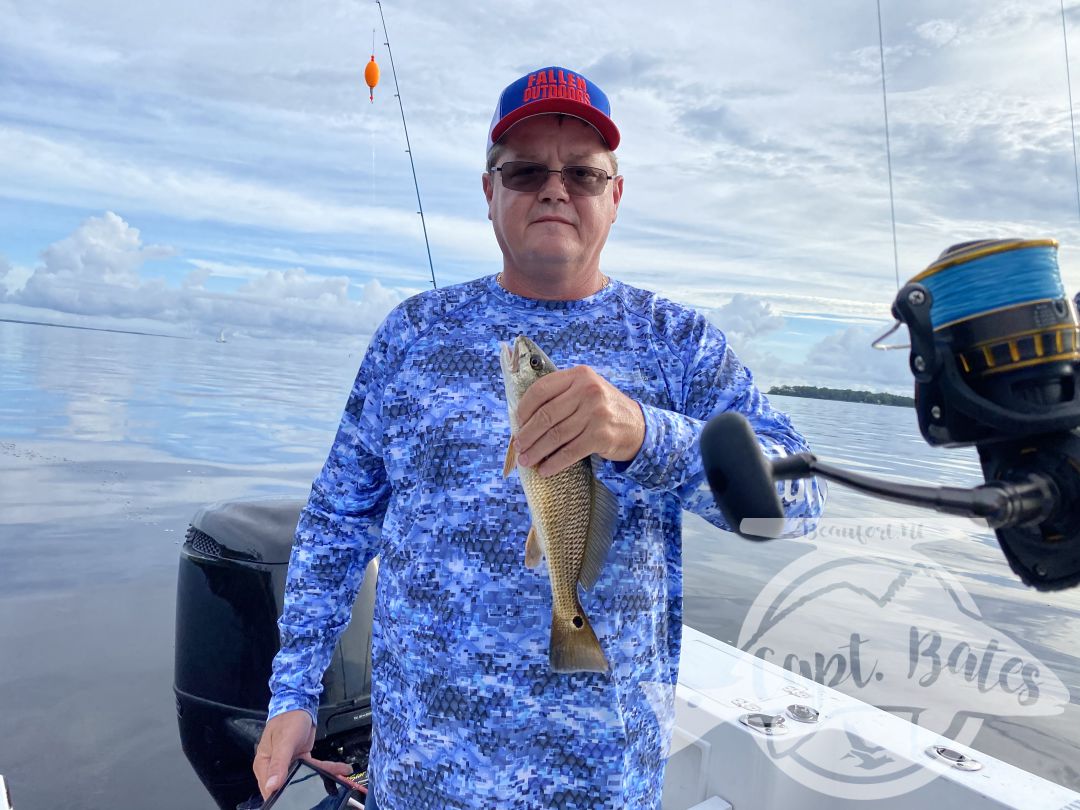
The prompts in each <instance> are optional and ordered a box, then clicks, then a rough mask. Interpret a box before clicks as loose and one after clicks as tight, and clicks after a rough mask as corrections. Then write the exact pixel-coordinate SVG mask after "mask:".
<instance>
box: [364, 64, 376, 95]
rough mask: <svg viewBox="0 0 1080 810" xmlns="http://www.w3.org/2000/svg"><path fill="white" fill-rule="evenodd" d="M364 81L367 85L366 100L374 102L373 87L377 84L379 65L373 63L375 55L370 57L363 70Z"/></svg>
mask: <svg viewBox="0 0 1080 810" xmlns="http://www.w3.org/2000/svg"><path fill="white" fill-rule="evenodd" d="M364 81H365V82H366V83H367V86H368V90H369V93H368V98H369V99H370V100H371V101H375V85H377V84H378V83H379V65H378V63H377V62H376V61H375V54H372V55H371V61H370V62H368V63H367V67H366V68H364Z"/></svg>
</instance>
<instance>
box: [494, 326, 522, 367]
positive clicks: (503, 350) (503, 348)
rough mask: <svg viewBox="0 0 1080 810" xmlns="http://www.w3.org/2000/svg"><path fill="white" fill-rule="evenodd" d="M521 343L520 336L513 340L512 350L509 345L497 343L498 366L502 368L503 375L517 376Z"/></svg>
mask: <svg viewBox="0 0 1080 810" xmlns="http://www.w3.org/2000/svg"><path fill="white" fill-rule="evenodd" d="M521 341H522V336H521V335H518V336H517V338H516V339H515V340H514V345H513V348H511V346H510V344H509V343H504V342H503V341H499V365H500V366H502V369H503V372H504V373H508V374H517V373H518V371H519V370H520V369H521V351H520V347H521Z"/></svg>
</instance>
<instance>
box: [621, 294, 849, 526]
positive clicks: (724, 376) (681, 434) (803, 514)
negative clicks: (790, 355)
mask: <svg viewBox="0 0 1080 810" xmlns="http://www.w3.org/2000/svg"><path fill="white" fill-rule="evenodd" d="M681 356H682V363H683V368H684V369H685V373H684V376H683V379H682V388H681V392H680V393H681V402H677V403H676V405H677V410H665V409H663V408H658V407H654V406H652V405H647V404H644V403H639V405H640V406H641V411H642V414H643V415H644V417H645V439H644V441H643V442H642V445H641V449H640V450H638V454H637V455H636V456H635V457H634V459H633V460H632V461H631V462H630V463H629V464H628V465H625V466H623V465H616V470H618V471H619V472H621V473H622V475H624V476H627V477H628V478H630V479H631V480H633V481H635V482H637V483H638V484H641V485H642V486H644V487H646V488H649V489H663V490H670V491H672V492H674V493H675V494H676V495H677V496H678V498H679V500H680V501H681V502H682V506H683V508H684V509H688V510H690V511H691V512H694V513H696V514H698V515H701V516H702V517H703V518H705V519H706V520H708V521H709V522H710V523H712V524H714V525H715V526H718V527H720V528H722V529H727V530H728V531H730V530H731V527H730V526H728V525H727V522H726V521H725V520H724V516H723V513H721V511H720V509H719V508H718V507H717V506H716V503H715V501H714V499H713V496H712V492H711V490H710V489H709V485H708V481H707V480H706V477H705V470H704V467H703V465H702V462H701V451H700V447H699V440H700V437H701V431H702V429H703V428H704V427H705V423H706V422H707V421H708V420H709V419H710V418H711V417H713V416H715V415H716V414H719V413H723V412H725V411H735V412H736V413H740V414H742V415H743V416H745V417H746V419H747V420H748V421H749V422H750V426H751V427H752V428H753V431H754V434H755V436H756V437H757V440H758V443H759V444H760V445H761V448H762V451H763V452H764V453H765V455H766V456H768V457H770V458H777V457H780V456H785V455H789V454H794V453H802V452H806V451H808V450H809V447H808V445H807V443H806V440H805V439H803V437H802V436H801V435H800V434H799V433H798V432H797V431H796V430H795V428H794V427H792V425H791V421H790V420H789V419H788V417H787V416H786V415H785V414H783V413H781V412H780V411H777V410H774V409H773V408H772V406H771V405H770V404H769V400H768V399H767V398H766V397H765V395H764V394H762V393H761V391H760V390H758V388H757V386H756V385H755V384H754V377H753V375H752V374H751V372H750V370H749V369H748V368H746V366H744V365H743V364H742V363H741V362H740V361H739V358H738V357H737V356H736V355H735V352H734V351H733V350H732V348H731V347H730V346H729V345H728V343H727V339H726V338H725V336H724V334H723V333H722V332H721V331H720V330H719V329H717V328H716V327H715V326H713V325H712V324H710V323H709V322H708V321H707V320H706V319H705V318H704V317H703V316H700V315H699V316H697V320H696V322H695V323H694V326H693V329H692V330H691V331H690V335H689V340H688V345H686V346H683V347H681ZM620 467H622V469H620ZM776 488H777V494H778V495H779V496H780V501H781V504H782V505H783V508H784V515H785V516H786V518H787V520H786V523H785V528H784V534H785V535H789V536H790V535H802V534H806V533H808V532H810V531H812V530H813V528H814V527H815V526H816V523H817V518H819V517H820V515H821V512H822V509H823V508H824V504H825V498H826V495H827V489H826V486H825V482H824V481H819V480H818V479H817V478H811V479H809V480H806V479H804V480H801V481H781V482H777V485H776Z"/></svg>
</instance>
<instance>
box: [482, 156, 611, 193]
mask: <svg viewBox="0 0 1080 810" xmlns="http://www.w3.org/2000/svg"><path fill="white" fill-rule="evenodd" d="M491 171H493V172H499V174H501V175H502V184H503V188H508V189H510V190H511V191H539V190H540V189H541V188H543V187H544V184H545V183H546V182H547V179H548V175H549V174H558V175H561V176H562V182H563V186H565V187H566V193H567V194H569V195H571V196H573V197H595V196H597V195H598V194H603V193H604V189H605V188H607V182H608V180H611V179H612V176H611V175H610V174H608V173H607V172H605V171H604V170H603V169H598V168H596V167H595V166H563V167H562V168H561V169H549V168H548V167H547V166H545V165H544V164H543V163H530V162H528V161H526V160H508V161H507V162H506V163H504V164H503V165H502V166H496V167H495V168H494V169H492V170H491Z"/></svg>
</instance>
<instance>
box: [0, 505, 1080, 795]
mask: <svg viewBox="0 0 1080 810" xmlns="http://www.w3.org/2000/svg"><path fill="white" fill-rule="evenodd" d="M302 506H303V502H302V501H300V500H295V499H293V500H281V499H262V500H250V501H232V502H224V503H219V504H213V505H210V506H207V507H205V508H203V509H201V510H200V511H199V512H198V513H197V514H196V515H195V516H194V518H193V519H192V521H191V524H190V526H189V527H188V530H187V534H186V537H185V541H184V543H183V546H182V548H181V551H180V565H179V573H178V580H177V614H176V669H175V682H174V692H175V697H176V711H177V719H178V724H179V730H180V738H181V743H182V747H183V750H184V753H185V755H186V756H187V758H188V760H189V762H190V763H191V765H192V767H193V769H194V770H195V772H196V774H197V775H198V777H199V779H200V780H201V781H202V783H203V785H204V786H205V788H206V789H207V791H208V792H209V793H210V795H211V796H212V797H213V798H214V800H215V802H217V804H218V806H219V807H221V808H223V810H234V808H236V807H237V806H238V805H239V804H241V803H243V802H244V801H245V800H247V799H249V798H250V797H251V796H252V795H253V794H254V793H255V792H256V784H255V780H254V777H253V775H252V771H251V763H252V757H253V751H254V745H255V743H256V742H257V741H258V739H259V736H260V734H261V731H262V728H263V724H264V721H265V717H266V708H265V707H266V705H267V702H268V700H269V689H268V687H267V679H268V677H269V674H270V667H271V662H272V660H273V656H274V653H275V652H276V651H277V646H278V641H277V624H276V619H277V614H278V613H279V612H280V610H281V605H282V598H283V595H284V587H285V574H286V570H287V568H288V561H289V553H290V550H291V547H292V542H293V532H294V529H295V526H296V523H297V519H298V517H299V512H300V509H301V508H302ZM377 577H378V559H377V558H376V559H375V560H374V561H372V563H371V565H370V567H369V568H368V570H367V572H366V573H365V576H364V581H363V585H362V587H361V590H360V593H359V595H358V597H357V599H356V603H355V605H354V607H353V614H352V620H351V622H350V624H349V627H348V629H347V630H346V632H345V633H344V634H343V635H342V637H341V639H340V641H339V643H338V647H337V649H336V650H335V652H334V657H333V659H332V661H331V663H330V666H329V667H328V668H327V672H326V675H325V676H324V679H323V686H324V689H323V694H322V698H321V702H320V706H319V711H318V726H317V731H316V737H317V742H316V747H315V751H314V754H315V756H316V757H319V758H326V759H336V760H342V761H347V762H350V763H352V764H354V765H355V766H356V767H357V768H358V769H360V770H366V764H367V752H368V750H369V747H370V741H371V706H370V695H371V692H370V686H371V680H370V671H371V670H370V667H371V659H370V647H371V616H372V612H373V608H374V602H375V581H376V579H377ZM655 697H656V700H657V701H667V700H668V699H669V698H670V697H672V696H671V695H670V687H668V690H667V692H666V693H665V691H664V687H663V686H662V685H656V695H655ZM673 699H674V706H675V714H674V726H673V728H672V735H671V746H670V751H669V758H668V762H667V770H666V776H665V781H664V787H663V794H662V808H663V810H732V808H739V810H742V809H743V808H754V810H772V809H773V808H776V809H777V810H779V808H785V810H786V808H791V807H797V808H802V809H804V810H817V808H822V810H823V809H824V808H830V810H845V808H850V810H856V809H857V810H868V808H875V810H877V808H884V809H885V810H899V809H900V808H909V807H928V808H938V807H941V808H944V807H948V808H950V810H967V808H1002V809H1004V808H1015V810H1038V809H1039V808H1046V810H1080V793H1076V792H1074V791H1071V790H1069V789H1067V788H1065V787H1062V786H1060V785H1057V784H1054V783H1052V782H1050V781H1048V780H1046V779H1043V778H1041V777H1039V776H1036V775H1034V774H1031V773H1029V772H1027V771H1024V770H1022V769H1020V768H1017V767H1015V766H1013V765H1010V764H1008V763H1006V762H1002V761H1000V760H997V759H995V758H993V757H991V756H988V755H986V754H984V753H981V752H979V751H977V750H975V749H972V748H970V747H967V746H963V745H960V744H958V743H955V742H953V741H951V740H948V739H945V738H943V737H941V736H940V735H938V734H935V733H934V732H932V731H929V730H927V729H924V728H921V727H920V726H918V725H915V724H913V723H911V722H908V721H907V720H905V719H902V718H900V717H896V716H894V715H892V714H889V713H888V712H885V711H883V710H881V709H878V708H875V707H874V706H871V705H869V704H866V703H863V702H861V701H859V700H856V699H854V698H852V697H849V696H846V695H843V694H841V693H840V692H838V691H836V690H833V689H830V688H828V687H826V686H823V685H821V684H819V683H817V682H815V681H813V680H810V679H808V678H805V677H803V676H801V675H799V674H796V673H793V672H789V671H787V670H785V669H782V668H781V667H778V666H777V665H775V664H772V663H771V662H768V661H765V660H762V659H760V658H757V657H755V656H753V655H751V654H750V653H748V652H744V651H743V650H740V649H737V648H735V647H733V646H731V645H729V644H726V643H724V642H722V641H720V640H719V639H716V638H713V637H711V636H709V635H707V634H705V633H702V632H700V631H698V630H695V629H694V628H692V627H689V626H685V625H684V627H683V652H682V659H681V667H680V670H679V679H678V683H677V686H676V687H675V690H674V695H673ZM654 705H657V706H659V705H660V703H659V702H658V703H656V704H654ZM868 763H869V764H870V765H873V764H874V763H877V767H878V768H879V770H875V768H874V767H869V766H868ZM875 772H877V773H878V776H875ZM0 810H4V808H2V807H0Z"/></svg>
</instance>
